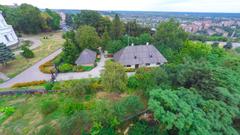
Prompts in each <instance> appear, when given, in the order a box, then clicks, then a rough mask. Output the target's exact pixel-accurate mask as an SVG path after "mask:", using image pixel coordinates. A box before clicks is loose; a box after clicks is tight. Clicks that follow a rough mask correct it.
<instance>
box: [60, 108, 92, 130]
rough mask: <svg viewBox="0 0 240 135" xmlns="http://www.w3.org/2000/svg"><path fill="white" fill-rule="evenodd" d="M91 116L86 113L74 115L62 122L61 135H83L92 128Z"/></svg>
mask: <svg viewBox="0 0 240 135" xmlns="http://www.w3.org/2000/svg"><path fill="white" fill-rule="evenodd" d="M90 124H91V121H90V120H89V116H88V114H87V113H85V112H84V111H81V112H77V113H74V114H73V115H71V116H68V117H66V118H65V119H63V121H62V122H61V134H63V135H83V134H84V133H86V129H87V128H88V127H89V126H90Z"/></svg>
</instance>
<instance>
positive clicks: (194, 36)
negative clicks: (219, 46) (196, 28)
mask: <svg viewBox="0 0 240 135" xmlns="http://www.w3.org/2000/svg"><path fill="white" fill-rule="evenodd" d="M189 39H190V40H193V41H196V40H197V41H201V42H206V41H218V42H219V41H222V42H227V41H228V38H227V37H223V36H208V35H200V34H190V35H189Z"/></svg>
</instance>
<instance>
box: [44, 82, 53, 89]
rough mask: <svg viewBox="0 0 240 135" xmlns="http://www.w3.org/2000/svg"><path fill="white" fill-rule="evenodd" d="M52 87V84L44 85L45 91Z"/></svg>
mask: <svg viewBox="0 0 240 135" xmlns="http://www.w3.org/2000/svg"><path fill="white" fill-rule="evenodd" d="M53 86H54V84H53V83H52V82H49V83H46V84H45V85H44V87H45V90H52V88H53Z"/></svg>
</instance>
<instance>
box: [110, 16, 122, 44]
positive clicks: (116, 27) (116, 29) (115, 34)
mask: <svg viewBox="0 0 240 135" xmlns="http://www.w3.org/2000/svg"><path fill="white" fill-rule="evenodd" d="M124 31H125V29H124V24H123V23H122V22H121V20H120V18H119V16H118V15H117V14H116V15H115V17H114V19H113V21H112V27H111V37H112V39H114V40H118V39H120V38H121V37H122V35H123V34H124Z"/></svg>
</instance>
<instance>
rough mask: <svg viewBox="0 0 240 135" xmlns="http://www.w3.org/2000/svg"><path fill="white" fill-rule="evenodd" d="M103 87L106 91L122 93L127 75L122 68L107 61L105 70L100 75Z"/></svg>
mask: <svg viewBox="0 0 240 135" xmlns="http://www.w3.org/2000/svg"><path fill="white" fill-rule="evenodd" d="M101 79H102V84H103V87H104V88H105V89H106V90H107V91H124V90H126V85H127V74H126V73H125V70H124V67H123V66H122V65H121V64H119V63H115V62H112V61H107V62H106V64H105V70H104V71H103V72H102V73H101Z"/></svg>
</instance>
